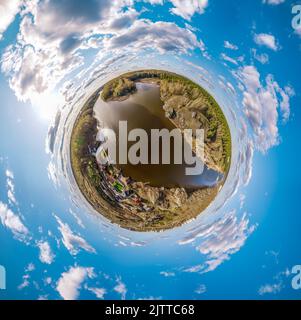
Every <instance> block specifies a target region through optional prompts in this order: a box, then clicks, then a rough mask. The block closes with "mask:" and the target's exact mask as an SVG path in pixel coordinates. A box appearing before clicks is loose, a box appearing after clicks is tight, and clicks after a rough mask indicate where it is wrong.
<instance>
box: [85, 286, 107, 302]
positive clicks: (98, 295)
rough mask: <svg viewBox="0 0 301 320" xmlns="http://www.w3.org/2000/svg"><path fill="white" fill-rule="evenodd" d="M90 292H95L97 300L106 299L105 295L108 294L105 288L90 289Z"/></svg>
mask: <svg viewBox="0 0 301 320" xmlns="http://www.w3.org/2000/svg"><path fill="white" fill-rule="evenodd" d="M88 290H89V291H91V292H93V293H94V294H95V296H96V298H97V299H104V295H105V294H106V293H107V291H106V289H104V288H88Z"/></svg>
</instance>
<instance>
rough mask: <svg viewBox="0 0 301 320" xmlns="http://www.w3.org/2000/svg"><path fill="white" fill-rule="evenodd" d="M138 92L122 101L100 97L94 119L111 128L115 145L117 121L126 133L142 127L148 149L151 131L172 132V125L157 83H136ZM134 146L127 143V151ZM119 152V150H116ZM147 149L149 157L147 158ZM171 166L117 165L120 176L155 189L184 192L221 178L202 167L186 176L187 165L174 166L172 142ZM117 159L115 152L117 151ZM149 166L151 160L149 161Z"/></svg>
mask: <svg viewBox="0 0 301 320" xmlns="http://www.w3.org/2000/svg"><path fill="white" fill-rule="evenodd" d="M137 89H138V90H137V92H136V93H135V94H132V95H131V96H130V97H129V98H128V99H126V100H124V101H109V102H104V101H103V100H102V99H101V97H99V99H98V100H97V102H96V104H95V106H94V112H95V117H96V118H97V120H98V121H100V122H101V123H102V124H104V126H105V127H107V128H110V129H113V130H114V131H115V132H116V133H117V146H118V143H119V137H118V127H119V121H127V127H128V131H130V130H132V129H136V128H142V129H144V130H145V131H146V132H147V133H148V137H149V143H148V145H149V146H150V145H151V143H150V132H151V129H165V128H166V129H168V130H172V129H175V125H174V124H173V123H172V122H171V121H170V120H169V119H168V118H167V117H166V116H165V111H164V110H163V102H162V101H161V99H160V88H159V86H158V85H156V84H151V83H141V82H139V83H137ZM132 144H134V143H133V142H128V147H127V148H128V149H129V148H130V146H131V145H132ZM117 150H118V148H117ZM150 153H151V152H150V147H149V155H150ZM170 153H171V164H168V165H166V164H138V165H132V164H130V163H128V164H126V165H124V164H118V163H117V164H118V166H119V167H120V168H121V169H122V172H123V175H125V176H128V177H131V178H133V179H134V180H136V181H141V182H145V183H150V185H151V186H156V187H168V188H172V187H183V188H186V189H198V188H203V187H212V186H214V185H216V183H217V182H218V181H220V180H221V179H222V177H223V176H222V175H221V174H220V173H218V172H216V171H214V170H211V169H208V168H207V167H206V165H205V167H204V171H203V173H202V174H200V175H195V176H189V175H186V172H185V169H186V168H187V165H186V164H185V163H184V164H181V165H179V164H174V163H173V153H174V148H173V143H171V148H170ZM117 159H118V152H117ZM149 163H150V161H149Z"/></svg>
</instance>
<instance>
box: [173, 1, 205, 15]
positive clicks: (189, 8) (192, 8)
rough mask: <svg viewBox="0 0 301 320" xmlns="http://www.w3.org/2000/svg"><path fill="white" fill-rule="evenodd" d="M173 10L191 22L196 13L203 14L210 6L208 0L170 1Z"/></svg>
mask: <svg viewBox="0 0 301 320" xmlns="http://www.w3.org/2000/svg"><path fill="white" fill-rule="evenodd" d="M170 2H171V3H172V4H173V6H174V7H173V8H171V9H170V11H171V12H172V13H174V14H176V15H178V16H181V17H183V18H184V19H186V20H191V18H192V16H193V15H194V14H195V13H199V14H203V13H204V12H205V9H206V8H207V6H208V0H170Z"/></svg>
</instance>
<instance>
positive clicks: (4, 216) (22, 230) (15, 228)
mask: <svg viewBox="0 0 301 320" xmlns="http://www.w3.org/2000/svg"><path fill="white" fill-rule="evenodd" d="M0 221H1V223H2V224H3V226H5V227H6V228H8V229H9V230H10V231H11V232H12V233H13V234H14V236H15V237H16V238H17V239H19V240H25V239H26V237H27V236H28V234H29V231H28V229H27V228H26V227H25V225H24V224H23V222H22V221H21V219H20V217H19V216H18V215H16V214H15V213H14V212H12V211H11V210H10V209H9V208H8V207H7V205H6V204H4V203H3V202H1V201H0Z"/></svg>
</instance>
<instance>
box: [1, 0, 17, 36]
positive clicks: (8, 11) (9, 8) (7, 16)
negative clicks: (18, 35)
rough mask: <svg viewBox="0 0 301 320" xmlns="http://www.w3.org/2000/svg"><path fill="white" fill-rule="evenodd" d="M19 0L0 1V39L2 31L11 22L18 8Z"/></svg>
mask: <svg viewBox="0 0 301 320" xmlns="http://www.w3.org/2000/svg"><path fill="white" fill-rule="evenodd" d="M21 3H22V1H20V0H1V1H0V17H1V18H0V40H1V38H2V34H3V32H5V30H6V29H7V27H8V26H9V25H10V24H11V23H12V22H13V20H14V18H15V16H16V14H17V13H18V11H19V9H20V5H21Z"/></svg>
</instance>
